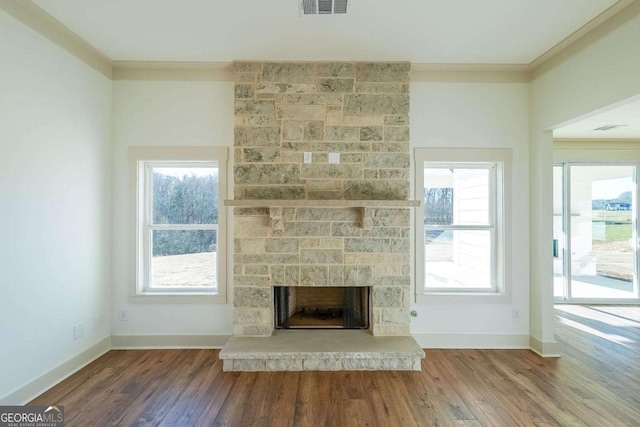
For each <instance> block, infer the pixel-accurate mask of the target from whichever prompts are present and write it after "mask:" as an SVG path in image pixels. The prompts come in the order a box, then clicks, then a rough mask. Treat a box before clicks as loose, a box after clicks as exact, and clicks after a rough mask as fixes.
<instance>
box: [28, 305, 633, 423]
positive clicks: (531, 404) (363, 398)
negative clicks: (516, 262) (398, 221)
mask: <svg viewBox="0 0 640 427" xmlns="http://www.w3.org/2000/svg"><path fill="white" fill-rule="evenodd" d="M556 323H557V333H556V338H557V341H558V343H559V345H560V349H561V353H562V355H563V357H562V358H560V359H543V358H541V357H539V356H537V355H536V354H535V353H533V352H531V351H529V350H426V353H427V357H426V359H425V360H424V361H423V365H422V372H259V373H244V372H243V373H235V372H228V373H226V372H222V363H221V361H220V360H219V359H218V357H217V355H218V350H148V351H138V350H131V351H111V352H109V353H107V354H106V355H104V356H103V357H101V358H100V359H98V360H96V361H95V362H93V363H91V364H90V365H89V366H87V367H85V368H84V369H82V370H81V371H79V372H78V373H76V374H74V375H73V376H71V377H69V378H68V379H67V380H65V381H63V382H62V383H60V384H58V385H57V386H55V387H53V388H52V389H50V390H49V391H47V392H45V393H44V394H42V395H41V396H39V397H38V398H36V399H35V400H34V401H32V402H31V404H33V405H50V404H59V405H64V406H65V415H66V420H67V426H83V427H84V426H107V425H115V426H130V425H139V426H314V427H318V426H402V427H405V426H509V427H511V426H552V425H553V426H556V425H559V426H615V427H620V426H640V307H637V306H636V307H614V306H590V307H585V306H568V305H565V306H557V307H556Z"/></svg>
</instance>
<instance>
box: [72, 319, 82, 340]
mask: <svg viewBox="0 0 640 427" xmlns="http://www.w3.org/2000/svg"><path fill="white" fill-rule="evenodd" d="M82 336H84V323H78V324H77V325H76V326H74V327H73V339H74V340H77V339H78V338H80V337H82Z"/></svg>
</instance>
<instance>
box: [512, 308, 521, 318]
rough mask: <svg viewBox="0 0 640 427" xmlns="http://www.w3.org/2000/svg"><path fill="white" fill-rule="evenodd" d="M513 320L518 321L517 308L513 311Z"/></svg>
mask: <svg viewBox="0 0 640 427" xmlns="http://www.w3.org/2000/svg"><path fill="white" fill-rule="evenodd" d="M513 320H520V310H518V309H517V308H514V309H513Z"/></svg>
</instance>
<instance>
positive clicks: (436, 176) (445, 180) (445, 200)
mask: <svg viewBox="0 0 640 427" xmlns="http://www.w3.org/2000/svg"><path fill="white" fill-rule="evenodd" d="M489 177H490V170H489V169H488V168H483V169H463V168H460V169H458V168H455V169H448V168H431V167H429V168H425V169H424V223H425V224H429V225H489V212H490V209H489V203H490V197H489V195H490V189H489Z"/></svg>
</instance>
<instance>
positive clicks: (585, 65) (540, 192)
mask: <svg viewBox="0 0 640 427" xmlns="http://www.w3.org/2000/svg"><path fill="white" fill-rule="evenodd" d="M639 40H640V16H636V17H635V18H633V19H631V20H629V21H628V22H626V23H625V24H623V25H622V26H620V27H618V28H617V29H615V30H614V31H612V32H611V33H609V34H607V35H606V36H604V37H602V38H601V39H599V40H597V41H595V42H594V43H593V44H591V45H589V46H588V47H586V48H585V49H583V50H581V51H579V52H577V53H576V54H574V55H573V56H572V57H570V58H568V59H567V60H566V61H564V62H562V63H560V64H559V65H557V66H555V67H554V68H552V69H550V70H549V71H548V72H546V73H545V74H543V75H542V76H540V77H538V78H536V79H535V80H534V81H533V82H532V83H531V119H530V121H531V125H530V129H531V133H530V170H531V177H530V180H531V193H530V194H531V200H530V203H531V230H530V237H531V307H530V308H531V311H530V313H531V319H530V320H531V335H532V337H533V338H534V339H535V340H537V341H539V342H540V343H541V344H542V348H540V349H538V350H539V351H542V352H544V353H553V352H554V351H555V348H554V346H553V344H554V331H553V327H554V326H553V264H552V254H551V250H550V247H551V246H550V245H551V243H550V242H551V239H552V235H553V231H552V226H553V221H552V219H553V217H552V204H553V203H552V202H553V200H552V195H551V193H552V184H553V181H552V162H553V156H552V145H553V136H552V132H551V129H552V128H554V127H558V125H560V124H565V123H566V122H570V121H573V120H574V119H576V118H579V117H582V116H584V115H587V114H589V113H591V112H594V111H596V110H599V109H602V108H605V107H607V106H610V105H612V104H615V103H619V102H624V101H625V100H627V99H629V98H631V97H634V96H638V95H639V94H640V78H638V76H640V55H638V41H639ZM547 344H549V345H548V346H547V347H548V350H546V349H545V348H544V346H546V345H547Z"/></svg>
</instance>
